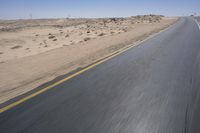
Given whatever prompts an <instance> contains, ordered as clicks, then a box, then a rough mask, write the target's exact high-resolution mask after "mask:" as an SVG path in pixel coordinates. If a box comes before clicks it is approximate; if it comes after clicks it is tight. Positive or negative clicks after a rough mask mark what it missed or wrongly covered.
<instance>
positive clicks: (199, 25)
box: [194, 19, 200, 30]
mask: <svg viewBox="0 0 200 133" xmlns="http://www.w3.org/2000/svg"><path fill="white" fill-rule="evenodd" d="M194 21H195V22H196V23H197V25H198V27H199V30H200V23H199V22H198V21H197V20H196V19H194Z"/></svg>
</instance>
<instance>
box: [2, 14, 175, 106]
mask: <svg viewBox="0 0 200 133" xmlns="http://www.w3.org/2000/svg"><path fill="white" fill-rule="evenodd" d="M176 21H177V18H175V17H163V16H155V15H145V16H133V17H128V18H104V19H103V18H101V19H40V20H0V79H1V80H0V103H3V102H5V101H7V100H9V99H11V98H14V97H16V96H18V95H21V94H24V93H26V92H28V91H30V90H32V89H34V88H36V87H37V86H39V85H41V84H43V83H45V82H47V81H50V80H52V79H54V78H56V77H57V76H59V75H63V74H66V73H68V72H70V71H72V70H75V69H77V68H81V67H85V66H87V65H89V64H91V63H93V62H95V61H97V60H98V59H100V58H102V57H105V56H106V55H108V54H109V53H111V52H113V51H116V50H119V49H121V48H123V47H125V46H128V45H133V44H134V43H135V44H136V43H138V42H139V41H142V40H143V39H145V38H147V37H148V36H149V35H151V34H153V33H157V32H159V31H161V30H163V29H165V28H167V27H169V26H170V25H172V24H173V23H175V22H176Z"/></svg>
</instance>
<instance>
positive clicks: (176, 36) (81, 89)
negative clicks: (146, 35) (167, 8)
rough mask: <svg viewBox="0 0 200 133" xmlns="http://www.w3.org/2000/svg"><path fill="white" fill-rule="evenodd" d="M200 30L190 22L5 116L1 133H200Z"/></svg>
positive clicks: (0, 122) (0, 117) (1, 116)
mask: <svg viewBox="0 0 200 133" xmlns="http://www.w3.org/2000/svg"><path fill="white" fill-rule="evenodd" d="M199 123H200V30H199V28H198V25H197V23H196V22H195V21H194V20H193V19H192V18H190V17H185V18H181V20H180V21H178V22H177V23H176V24H175V25H173V26H172V27H171V28H169V29H168V30H166V31H165V32H163V33H161V34H159V35H157V36H156V37H154V38H151V39H149V40H147V41H145V42H143V43H142V44H141V45H139V46H137V47H135V48H132V49H129V50H128V51H126V52H124V53H122V54H120V55H118V56H116V57H114V58H112V59H110V60H109V61H106V62H104V63H102V64H100V65H98V66H96V67H94V68H92V69H90V70H88V71H87V72H84V73H83V74H81V75H78V76H77V77H75V78H73V79H70V80H68V81H66V82H64V83H62V84H60V85H58V86H56V87H54V88H52V89H50V90H48V91H46V92H44V93H42V94H41V95H38V96H36V97H34V98H32V99H30V100H28V101H26V102H24V103H22V104H20V105H18V106H16V107H14V108H12V109H10V110H8V111H6V112H4V113H1V114H0V133H200V126H199Z"/></svg>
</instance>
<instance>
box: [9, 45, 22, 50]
mask: <svg viewBox="0 0 200 133" xmlns="http://www.w3.org/2000/svg"><path fill="white" fill-rule="evenodd" d="M18 48H22V46H20V45H17V46H14V47H11V49H18Z"/></svg>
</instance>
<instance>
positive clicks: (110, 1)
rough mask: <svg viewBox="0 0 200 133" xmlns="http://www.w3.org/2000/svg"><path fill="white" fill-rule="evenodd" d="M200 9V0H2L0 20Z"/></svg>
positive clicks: (185, 12)
mask: <svg viewBox="0 0 200 133" xmlns="http://www.w3.org/2000/svg"><path fill="white" fill-rule="evenodd" d="M194 12H200V0H0V19H22V18H30V16H31V14H32V17H33V18H53V17H57V18H62V17H68V16H71V17H114V16H116V17H120V16H122V17H123V16H132V15H137V14H162V15H166V16H180V15H189V14H192V13H194Z"/></svg>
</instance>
